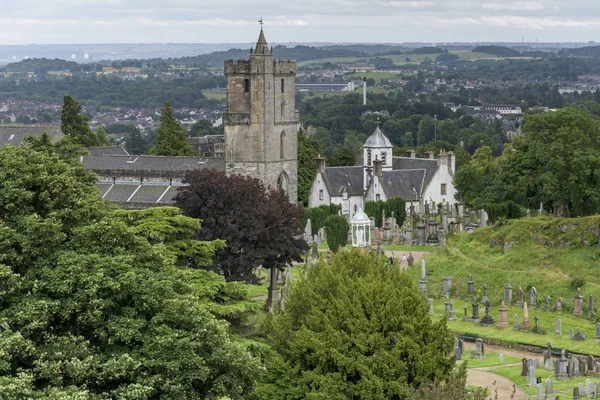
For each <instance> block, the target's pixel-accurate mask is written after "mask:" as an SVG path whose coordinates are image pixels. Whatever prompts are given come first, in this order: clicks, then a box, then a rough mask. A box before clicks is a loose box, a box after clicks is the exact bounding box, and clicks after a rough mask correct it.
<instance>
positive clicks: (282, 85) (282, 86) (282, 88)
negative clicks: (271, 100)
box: [281, 79, 285, 93]
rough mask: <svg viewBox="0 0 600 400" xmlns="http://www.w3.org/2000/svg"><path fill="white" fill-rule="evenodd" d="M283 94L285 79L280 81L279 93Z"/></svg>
mask: <svg viewBox="0 0 600 400" xmlns="http://www.w3.org/2000/svg"><path fill="white" fill-rule="evenodd" d="M283 92H285V79H282V80H281V93H283Z"/></svg>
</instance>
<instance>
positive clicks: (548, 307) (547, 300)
mask: <svg viewBox="0 0 600 400" xmlns="http://www.w3.org/2000/svg"><path fill="white" fill-rule="evenodd" d="M546 311H550V295H546Z"/></svg>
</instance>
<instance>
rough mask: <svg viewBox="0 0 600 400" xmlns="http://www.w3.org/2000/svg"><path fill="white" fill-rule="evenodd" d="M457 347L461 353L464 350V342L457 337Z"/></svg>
mask: <svg viewBox="0 0 600 400" xmlns="http://www.w3.org/2000/svg"><path fill="white" fill-rule="evenodd" d="M458 348H459V349H460V353H461V354H462V353H464V352H465V342H464V341H463V340H462V339H458Z"/></svg>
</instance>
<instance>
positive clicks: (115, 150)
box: [86, 146, 129, 156]
mask: <svg viewBox="0 0 600 400" xmlns="http://www.w3.org/2000/svg"><path fill="white" fill-rule="evenodd" d="M86 150H87V151H88V152H89V153H90V155H92V156H128V155H129V153H128V152H127V150H125V148H123V147H121V146H106V147H86Z"/></svg>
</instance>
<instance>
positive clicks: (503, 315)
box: [496, 301, 508, 328]
mask: <svg viewBox="0 0 600 400" xmlns="http://www.w3.org/2000/svg"><path fill="white" fill-rule="evenodd" d="M498 311H499V312H500V318H499V320H498V324H497V325H496V326H497V327H498V328H508V307H506V304H505V303H504V301H502V305H501V306H500V308H499V309H498Z"/></svg>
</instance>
